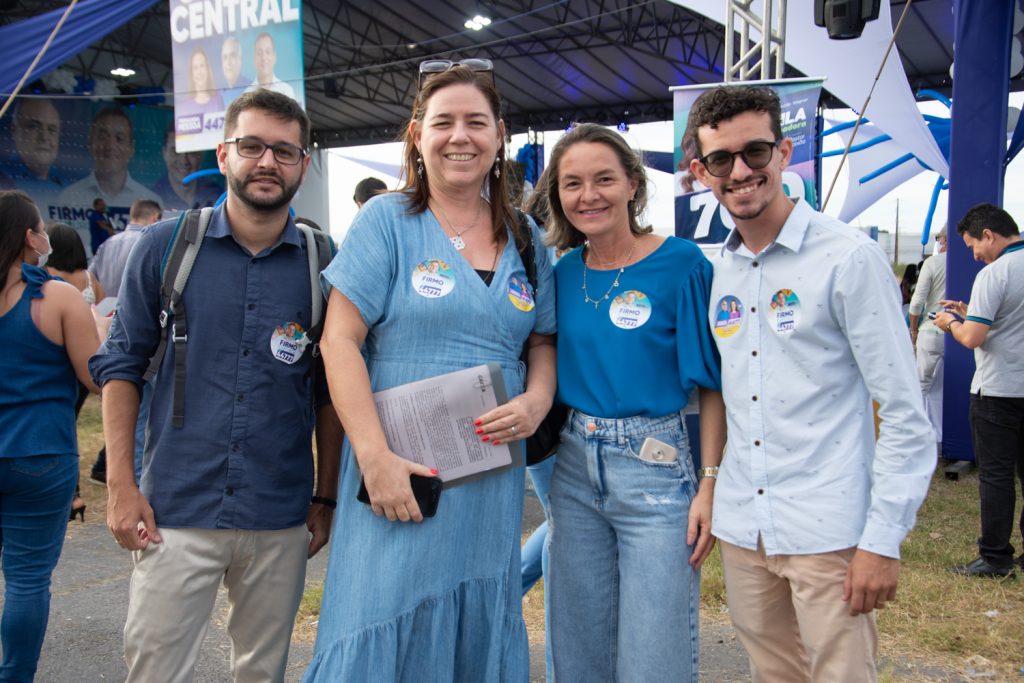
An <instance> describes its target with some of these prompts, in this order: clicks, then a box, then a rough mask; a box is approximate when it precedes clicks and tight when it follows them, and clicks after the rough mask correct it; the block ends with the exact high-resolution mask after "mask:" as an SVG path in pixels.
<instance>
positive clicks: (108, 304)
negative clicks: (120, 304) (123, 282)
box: [96, 296, 117, 318]
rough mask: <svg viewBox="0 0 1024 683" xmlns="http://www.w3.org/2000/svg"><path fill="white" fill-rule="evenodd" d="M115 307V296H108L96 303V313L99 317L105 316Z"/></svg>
mask: <svg viewBox="0 0 1024 683" xmlns="http://www.w3.org/2000/svg"><path fill="white" fill-rule="evenodd" d="M115 308H117V297H115V296H108V297H107V298H105V299H104V300H103V301H101V302H99V303H98V304H96V314H97V315H99V316H100V317H101V318H105V317H107V316H108V315H110V314H112V313H113V312H114V309H115Z"/></svg>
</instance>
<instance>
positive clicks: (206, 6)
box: [170, 0, 306, 152]
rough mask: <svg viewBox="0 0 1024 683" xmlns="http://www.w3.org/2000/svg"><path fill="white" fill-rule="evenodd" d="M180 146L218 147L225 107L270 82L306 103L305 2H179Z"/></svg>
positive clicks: (174, 43)
mask: <svg viewBox="0 0 1024 683" xmlns="http://www.w3.org/2000/svg"><path fill="white" fill-rule="evenodd" d="M170 16H171V51H172V56H173V59H174V125H175V133H176V136H177V140H176V141H177V151H178V152H193V151H198V150H206V149H214V148H215V147H216V146H217V143H219V142H221V141H222V140H223V139H224V113H225V111H226V110H227V108H228V105H230V104H231V102H232V101H233V100H234V99H235V98H236V97H238V96H239V95H241V94H242V93H243V92H245V91H247V90H253V89H256V88H267V89H268V90H274V91H276V92H280V93H283V94H285V95H288V96H289V97H291V98H292V99H294V100H296V101H297V102H298V103H299V104H300V105H301V106H302V107H303V109H305V107H306V89H305V82H304V81H303V77H304V73H303V60H302V2H301V0H259V1H258V2H256V1H253V2H241V3H240V2H232V1H231V0H212V1H211V0H171V14H170Z"/></svg>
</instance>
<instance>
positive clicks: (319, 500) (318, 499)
mask: <svg viewBox="0 0 1024 683" xmlns="http://www.w3.org/2000/svg"><path fill="white" fill-rule="evenodd" d="M309 502H310V503H313V504H314V505H317V504H319V505H323V506H324V507H328V508H331V509H332V510H333V509H335V508H336V507H338V501H336V500H334V499H333V498H325V497H324V496H313V497H312V498H310V499H309Z"/></svg>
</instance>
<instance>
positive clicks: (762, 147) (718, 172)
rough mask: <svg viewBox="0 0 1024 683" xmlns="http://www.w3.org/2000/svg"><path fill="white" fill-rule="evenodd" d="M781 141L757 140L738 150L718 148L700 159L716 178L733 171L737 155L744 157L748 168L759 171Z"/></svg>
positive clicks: (768, 160)
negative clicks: (731, 150) (730, 150)
mask: <svg viewBox="0 0 1024 683" xmlns="http://www.w3.org/2000/svg"><path fill="white" fill-rule="evenodd" d="M779 142H781V141H780V140H776V141H774V142H767V141H765V140H755V141H754V142H750V143H748V144H747V146H746V147H744V148H743V149H741V150H740V151H738V152H726V151H724V150H717V151H714V152H711V153H710V154H705V155H704V156H702V157H701V158H700V159H698V161H700V163H701V164H702V165H703V166H704V168H706V169H707V170H708V173H710V174H711V175H713V176H715V177H716V178H724V177H726V176H727V175H729V174H730V173H732V167H733V164H735V163H736V157H737V156H740V157H743V163H744V164H746V165H747V168H749V169H750V170H752V171H757V170H759V169H762V168H764V167H765V166H767V165H768V162H770V161H771V160H772V154H774V152H775V148H776V147H778V146H779Z"/></svg>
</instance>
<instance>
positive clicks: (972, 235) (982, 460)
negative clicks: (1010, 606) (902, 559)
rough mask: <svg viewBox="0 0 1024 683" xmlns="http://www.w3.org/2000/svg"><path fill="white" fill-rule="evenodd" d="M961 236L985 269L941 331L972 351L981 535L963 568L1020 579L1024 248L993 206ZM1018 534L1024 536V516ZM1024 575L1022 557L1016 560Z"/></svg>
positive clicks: (963, 226)
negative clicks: (1015, 542)
mask: <svg viewBox="0 0 1024 683" xmlns="http://www.w3.org/2000/svg"><path fill="white" fill-rule="evenodd" d="M956 231H957V232H958V233H960V235H961V236H962V237H963V239H964V243H965V244H966V245H967V247H968V248H969V249H970V250H971V251H972V252H974V260H975V261H984V262H985V263H986V264H987V265H986V266H985V267H984V268H982V269H981V271H980V272H979V273H978V275H977V277H976V278H975V279H974V286H973V287H972V288H971V301H970V304H965V303H964V302H962V301H943V302H942V304H943V305H944V306H945V307H946V311H945V312H943V313H940V314H939V315H937V316H936V317H935V326H936V327H938V328H939V329H940V330H942V331H944V332H945V333H946V334H948V335H949V336H951V337H953V339H954V340H955V341H956V342H957V343H959V344H962V345H963V346H966V347H967V348H969V349H974V364H975V371H974V379H973V380H972V381H971V412H970V418H971V436H972V437H973V438H974V453H975V455H976V456H977V458H978V488H979V492H980V497H981V536H980V537H979V538H978V558H977V559H976V560H974V561H972V562H970V563H968V564H964V565H957V566H955V567H953V571H954V572H956V573H958V574H963V575H965V576H1011V575H1013V574H1014V567H1013V552H1014V551H1013V546H1012V545H1011V544H1010V537H1011V536H1012V534H1013V517H1014V508H1015V507H1016V503H1017V491H1016V488H1015V484H1014V481H1013V474H1014V470H1016V472H1017V478H1018V479H1020V480H1021V483H1024V355H1021V349H1022V348H1024V241H1021V238H1020V230H1019V229H1018V228H1017V224H1016V223H1014V221H1013V218H1011V217H1010V214H1008V213H1006V212H1005V211H1003V210H1002V209H1000V208H999V207H997V206H993V205H992V204H979V205H977V206H975V207H974V208H973V209H971V210H970V211H968V212H967V213H966V214H965V215H964V217H963V219H961V221H960V222H959V223H958V224H957V226H956ZM1020 528H1021V531H1022V533H1024V510H1022V511H1021V517H1020ZM1017 562H1018V564H1021V566H1022V568H1024V555H1022V556H1021V557H1018V558H1017Z"/></svg>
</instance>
